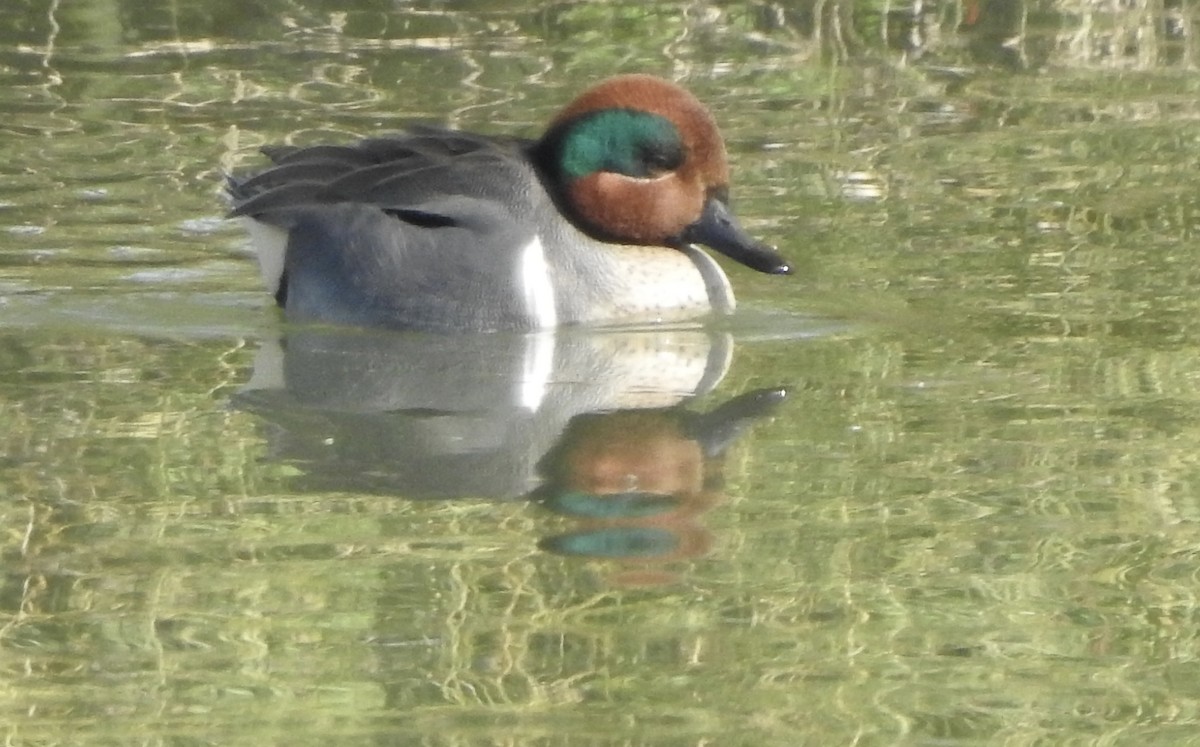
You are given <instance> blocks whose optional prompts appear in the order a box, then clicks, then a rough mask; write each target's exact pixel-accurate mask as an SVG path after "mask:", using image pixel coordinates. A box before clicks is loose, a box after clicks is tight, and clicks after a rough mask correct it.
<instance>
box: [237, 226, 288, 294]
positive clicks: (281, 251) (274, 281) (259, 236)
mask: <svg viewBox="0 0 1200 747" xmlns="http://www.w3.org/2000/svg"><path fill="white" fill-rule="evenodd" d="M242 223H243V225H245V226H246V232H247V233H248V234H250V245H251V246H252V247H254V254H255V256H256V257H258V271H259V273H260V274H261V275H262V281H263V285H265V286H266V287H267V291H268V292H269V293H270V294H271V295H272V296H274V295H275V294H276V293H278V292H279V281H280V279H281V278H282V277H283V259H284V255H285V254H286V252H287V242H288V234H287V231H285V230H283V229H282V228H279V227H277V226H272V225H270V224H268V223H262V222H260V221H256V220H254V219H253V218H242Z"/></svg>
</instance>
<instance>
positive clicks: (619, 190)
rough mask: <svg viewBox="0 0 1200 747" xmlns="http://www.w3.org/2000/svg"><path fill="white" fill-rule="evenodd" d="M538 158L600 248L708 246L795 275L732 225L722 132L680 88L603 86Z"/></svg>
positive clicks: (571, 112)
mask: <svg viewBox="0 0 1200 747" xmlns="http://www.w3.org/2000/svg"><path fill="white" fill-rule="evenodd" d="M535 153H536V155H537V160H538V162H539V163H540V165H541V168H542V169H543V170H544V171H545V172H546V173H547V176H548V179H549V181H550V182H551V184H552V186H553V189H554V191H555V192H556V194H557V196H558V198H559V200H560V202H561V203H562V206H563V208H564V209H565V210H566V211H567V212H568V213H570V215H571V217H572V218H573V219H574V220H575V222H576V223H578V224H579V225H581V226H582V227H583V228H584V229H585V230H587V231H588V232H590V233H592V234H594V235H596V236H597V237H599V238H602V239H605V240H609V241H617V242H623V243H632V244H645V245H662V246H671V247H678V246H681V245H683V244H690V243H697V244H704V245H705V246H708V247H711V248H712V249H715V250H716V251H719V252H721V253H722V254H725V255H727V256H729V257H731V258H732V259H735V260H737V261H738V262H741V263H742V264H744V265H746V266H748V267H752V268H754V269H755V270H758V271H760V272H767V273H773V274H781V275H786V274H789V273H791V271H792V270H791V266H790V265H789V264H788V262H787V260H785V259H784V258H783V257H782V256H780V255H779V253H778V252H777V251H776V250H775V248H774V247H771V246H768V245H767V244H764V243H762V242H760V241H757V240H756V239H754V238H752V237H751V236H750V235H749V234H747V233H746V232H745V230H743V229H742V227H741V226H740V225H739V224H738V222H737V220H736V219H735V218H734V217H733V213H732V212H730V210H729V165H728V163H727V161H726V158H725V144H724V142H723V141H722V140H721V134H720V133H719V132H718V131H717V125H716V122H715V121H714V120H713V118H712V115H711V114H709V112H708V110H707V109H705V108H704V105H703V104H701V103H700V102H699V101H698V100H697V99H696V97H695V96H693V95H692V94H690V93H688V92H687V91H685V90H683V89H682V88H680V87H679V86H677V85H675V84H673V83H670V82H668V81H665V80H663V79H661V78H656V77H654V76H650V75H621V76H617V77H614V78H609V79H608V80H605V81H603V82H602V83H600V84H598V85H596V86H595V87H593V88H590V89H588V90H587V91H585V92H584V93H582V94H581V95H580V96H579V97H578V98H576V99H575V100H574V101H572V102H571V103H570V104H569V105H568V106H567V107H566V108H565V109H563V110H562V111H561V112H560V113H559V114H558V116H557V117H555V118H554V120H553V121H552V122H551V123H550V127H549V129H548V130H547V131H546V134H545V135H544V136H543V137H542V139H541V140H540V141H538V143H537V145H536V146H535Z"/></svg>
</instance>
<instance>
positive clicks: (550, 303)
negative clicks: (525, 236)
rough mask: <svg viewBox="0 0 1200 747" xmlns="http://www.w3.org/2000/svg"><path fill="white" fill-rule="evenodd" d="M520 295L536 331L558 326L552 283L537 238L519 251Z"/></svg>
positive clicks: (543, 252) (541, 247) (542, 250)
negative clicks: (523, 299)
mask: <svg viewBox="0 0 1200 747" xmlns="http://www.w3.org/2000/svg"><path fill="white" fill-rule="evenodd" d="M520 272H521V278H520V285H521V293H522V295H523V296H524V298H525V311H526V312H527V313H528V314H529V318H530V319H532V320H533V326H534V327H535V328H536V329H550V328H552V327H555V326H557V325H558V309H556V308H555V303H554V282H553V280H552V279H551V277H550V265H549V264H547V263H546V249H545V247H543V246H542V240H541V238H540V237H538V236H534V237H533V241H530V242H529V243H528V244H526V245H525V248H524V249H522V250H521V267H520Z"/></svg>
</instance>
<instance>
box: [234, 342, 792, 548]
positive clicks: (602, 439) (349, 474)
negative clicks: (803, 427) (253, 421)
mask: <svg viewBox="0 0 1200 747" xmlns="http://www.w3.org/2000/svg"><path fill="white" fill-rule="evenodd" d="M732 349H733V346H732V341H731V339H730V337H729V336H728V335H727V334H724V333H719V332H710V331H704V330H699V329H657V328H656V329H654V330H647V331H607V332H602V331H585V330H576V331H562V330H560V331H557V332H554V333H540V334H528V335H497V334H487V335H461V336H444V335H443V336H438V335H421V334H397V333H391V332H373V331H361V330H342V329H300V330H295V331H292V332H290V333H289V334H288V335H287V337H286V338H285V339H283V340H280V341H278V342H272V343H268V344H264V345H263V347H262V348H261V349H260V351H259V355H258V357H257V359H256V360H255V367H254V375H253V377H252V378H251V381H250V382H249V384H247V386H246V388H245V389H244V390H243V391H242V392H240V393H239V395H238V397H237V400H236V402H237V404H238V405H239V406H240V407H242V408H243V409H247V410H250V411H253V412H255V413H256V414H258V415H259V416H260V417H262V418H263V419H264V420H265V421H267V423H268V424H269V425H268V431H267V433H268V443H269V448H270V456H271V458H272V459H274V460H278V461H285V462H288V463H292V464H295V465H296V466H297V467H298V468H299V472H300V475H299V476H298V477H297V478H296V481H295V487H296V488H297V489H299V490H302V491H308V490H313V491H328V490H339V491H354V492H368V493H377V494H378V493H382V494H389V495H392V494H394V495H402V496H405V497H409V498H425V499H453V498H480V497H482V498H492V499H506V498H533V499H535V500H537V501H539V502H540V503H541V504H542V505H544V506H545V507H546V508H548V509H549V510H551V511H554V512H556V513H559V514H562V515H564V516H568V517H571V518H572V519H575V520H576V521H578V522H579V526H578V528H577V530H576V531H571V532H569V533H565V534H561V535H558V536H555V537H551V538H548V539H545V540H543V541H542V543H541V546H542V547H543V548H544V549H546V550H548V551H551V552H556V553H561V554H566V555H574V556H588V557H601V558H608V559H617V560H619V559H625V560H629V561H637V562H640V563H646V562H650V561H654V562H659V563H661V562H668V561H670V560H673V559H678V558H681V557H691V556H695V555H699V554H702V553H703V552H704V551H705V550H706V549H707V548H708V547H709V545H710V544H711V540H710V538H709V535H708V533H707V531H706V530H705V529H704V528H703V527H702V526H701V525H700V524H699V523H698V521H697V517H698V516H700V515H701V514H702V513H704V512H705V511H706V510H708V509H709V508H711V507H712V506H713V505H714V504H716V503H718V502H719V501H720V500H721V495H722V493H721V485H722V481H721V477H720V464H721V456H722V455H723V454H724V452H725V451H726V449H727V448H728V446H729V445H730V444H731V443H733V441H734V440H736V438H737V437H738V436H739V435H740V434H742V433H743V432H744V431H745V429H746V428H747V427H748V426H749V425H750V424H752V423H753V422H754V421H755V420H757V419H759V418H761V417H763V416H764V415H766V414H767V413H769V412H770V410H771V409H772V408H773V407H775V406H776V405H777V404H778V402H779V401H781V400H782V398H783V392H782V390H763V391H758V392H751V393H749V394H745V395H742V396H740V397H736V398H734V399H732V400H730V401H728V402H726V403H725V404H722V405H719V406H717V407H715V408H714V409H712V410H710V411H709V412H706V413H698V412H692V411H690V410H687V409H685V408H684V406H683V405H684V403H685V402H686V401H688V400H689V399H691V398H693V397H696V396H698V395H702V394H706V393H709V392H711V391H712V390H713V388H714V387H715V386H716V385H717V384H718V383H719V382H720V381H721V379H722V378H723V377H724V375H725V373H726V372H727V370H728V368H729V365H730V362H731V357H732Z"/></svg>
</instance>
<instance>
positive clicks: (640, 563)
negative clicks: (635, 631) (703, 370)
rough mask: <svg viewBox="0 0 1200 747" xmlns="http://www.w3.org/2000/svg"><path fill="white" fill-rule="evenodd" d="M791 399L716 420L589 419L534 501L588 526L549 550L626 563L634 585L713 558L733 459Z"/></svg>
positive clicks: (553, 463)
mask: <svg viewBox="0 0 1200 747" xmlns="http://www.w3.org/2000/svg"><path fill="white" fill-rule="evenodd" d="M784 396H785V392H784V390H783V389H763V390H757V391H753V392H749V393H747V394H743V395H741V396H739V397H735V398H734V399H731V400H729V401H727V402H725V403H724V404H722V405H720V406H718V407H717V408H715V409H713V410H711V411H709V412H707V413H696V412H691V411H689V410H685V409H683V408H682V407H672V408H666V409H656V410H645V411H623V412H612V413H592V414H585V415H579V416H577V417H575V418H573V419H572V420H571V422H570V423H569V424H568V426H567V429H566V431H565V432H564V433H563V436H562V438H561V439H559V441H558V443H557V444H555V446H554V448H553V449H551V450H550V452H549V453H547V454H546V456H545V458H544V459H543V460H542V462H541V464H540V465H539V472H540V474H541V475H542V477H543V478H544V479H545V482H544V483H543V484H542V485H541V486H540V487H538V488H537V489H536V490H535V491H534V492H533V495H532V497H533V498H534V499H536V500H538V501H539V502H540V503H541V504H542V505H543V506H545V507H546V508H548V509H550V510H551V511H554V512H556V513H559V514H562V515H564V516H568V517H571V518H573V519H575V520H577V521H578V523H579V527H578V528H577V529H575V530H574V531H571V532H568V533H565V534H560V535H556V536H553V537H548V538H546V539H544V540H542V542H541V547H542V548H543V549H545V550H548V551H550V552H555V553H559V554H562V555H575V556H584V557H592V558H605V559H609V560H617V561H621V562H622V563H624V564H626V566H627V567H626V569H625V570H623V571H622V572H620V573H618V574H616V575H615V576H614V579H613V580H615V581H619V582H621V583H624V584H644V583H658V582H662V581H667V580H670V579H671V577H672V576H671V574H670V573H669V572H668V571H666V567H667V566H668V565H669V563H670V562H671V561H674V560H679V559H681V558H688V557H696V556H699V555H703V554H704V553H706V552H707V551H708V549H709V547H710V545H711V544H712V542H711V534H710V533H709V532H708V530H707V529H705V528H704V527H703V525H702V524H700V523H699V521H698V520H697V519H698V517H699V516H700V515H701V514H703V513H704V512H706V511H708V510H709V509H710V508H712V507H713V506H714V505H716V504H718V503H719V502H721V500H722V498H723V490H724V479H723V475H722V466H723V463H722V459H721V457H722V456H723V455H724V454H725V451H726V449H727V448H728V447H729V446H730V445H731V444H732V443H733V442H734V441H735V440H736V439H737V437H738V436H740V435H741V434H742V433H743V432H744V431H745V430H746V429H747V428H749V427H750V426H751V425H752V424H753V423H755V422H756V421H758V420H759V419H761V418H763V417H765V416H766V415H769V414H770V413H771V412H772V411H773V410H774V409H775V408H776V407H777V406H778V405H779V403H781V402H782V401H783V398H784Z"/></svg>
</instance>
